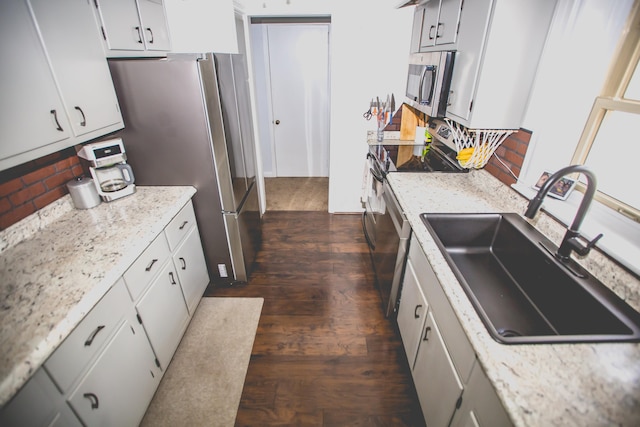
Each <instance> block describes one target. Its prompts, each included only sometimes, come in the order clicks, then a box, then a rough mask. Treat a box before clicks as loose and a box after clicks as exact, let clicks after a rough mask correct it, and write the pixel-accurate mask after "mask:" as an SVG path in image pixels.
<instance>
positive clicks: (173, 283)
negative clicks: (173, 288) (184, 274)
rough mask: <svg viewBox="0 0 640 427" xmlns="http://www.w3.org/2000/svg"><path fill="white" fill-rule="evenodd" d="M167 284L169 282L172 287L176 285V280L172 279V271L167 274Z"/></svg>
mask: <svg viewBox="0 0 640 427" xmlns="http://www.w3.org/2000/svg"><path fill="white" fill-rule="evenodd" d="M169 282H170V283H171V284H172V285H177V283H176V278H175V277H173V271H170V272H169Z"/></svg>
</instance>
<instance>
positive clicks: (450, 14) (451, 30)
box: [436, 0, 462, 45]
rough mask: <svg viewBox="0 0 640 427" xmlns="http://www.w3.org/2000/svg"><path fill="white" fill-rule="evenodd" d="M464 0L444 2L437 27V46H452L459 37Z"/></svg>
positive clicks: (443, 0) (441, 5) (447, 0)
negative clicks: (459, 24)
mask: <svg viewBox="0 0 640 427" xmlns="http://www.w3.org/2000/svg"><path fill="white" fill-rule="evenodd" d="M461 7H462V0H442V3H441V4H440V14H439V18H438V25H437V27H436V44H437V45H444V44H452V43H455V42H456V36H457V35H458V23H459V22H460V11H461Z"/></svg>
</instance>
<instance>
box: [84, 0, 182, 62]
mask: <svg viewBox="0 0 640 427" xmlns="http://www.w3.org/2000/svg"><path fill="white" fill-rule="evenodd" d="M94 5H95V6H96V8H97V12H98V17H99V20H100V24H101V27H102V28H101V30H102V33H103V37H104V38H105V41H106V46H107V56H130V53H131V52H133V53H135V55H140V52H144V51H151V52H156V53H154V54H153V55H157V52H166V51H169V50H170V49H171V41H170V38H169V28H168V26H167V19H166V14H165V10H164V4H163V2H162V0H137V1H136V0H96V1H95V2H94ZM127 51H129V52H130V53H129V54H127Z"/></svg>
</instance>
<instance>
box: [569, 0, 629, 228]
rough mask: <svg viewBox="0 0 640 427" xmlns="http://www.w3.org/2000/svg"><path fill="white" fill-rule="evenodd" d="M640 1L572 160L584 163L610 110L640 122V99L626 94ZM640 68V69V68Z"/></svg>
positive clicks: (601, 197) (623, 207)
mask: <svg viewBox="0 0 640 427" xmlns="http://www.w3.org/2000/svg"><path fill="white" fill-rule="evenodd" d="M639 9H640V1H638V0H636V1H635V2H634V5H633V8H632V9H631V13H630V14H629V18H628V19H627V24H626V26H625V29H624V30H623V33H622V34H623V35H622V37H621V40H620V42H619V43H618V48H617V49H616V52H615V53H614V55H613V58H612V61H611V66H610V68H609V72H608V74H607V77H606V78H605V82H604V85H603V88H602V91H601V93H600V95H599V96H598V97H596V99H595V101H594V103H593V107H592V108H591V113H590V114H589V117H588V118H587V122H586V124H585V128H584V131H583V132H582V136H581V137H580V141H579V142H578V146H577V148H576V151H575V153H574V155H573V158H572V159H571V164H584V163H585V161H586V160H587V157H588V156H589V150H590V149H591V147H592V145H593V143H594V141H595V140H596V137H597V136H598V131H599V130H600V126H601V125H602V122H603V121H604V120H605V117H606V115H607V112H609V111H621V112H625V113H631V114H637V115H638V116H639V117H638V118H639V122H638V123H639V124H640V100H635V99H627V98H625V97H624V96H625V92H626V90H627V87H628V86H629V82H630V81H631V78H632V77H633V75H634V73H635V72H636V69H637V66H638V60H639V59H640V11H639ZM638 72H640V71H638ZM576 187H577V188H578V190H580V191H582V192H584V185H583V184H582V183H579V184H578V185H577V186H576ZM595 199H596V200H597V201H599V202H600V203H602V204H604V205H606V206H608V207H610V208H611V209H614V210H616V211H617V212H619V213H620V214H622V215H625V216H627V217H628V218H631V219H632V220H634V221H636V222H640V210H639V209H637V208H634V207H632V206H630V205H628V204H626V203H624V201H620V200H617V199H615V198H613V197H611V196H609V195H607V194H606V193H603V192H601V191H597V192H596V196H595Z"/></svg>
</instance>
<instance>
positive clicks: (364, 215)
mask: <svg viewBox="0 0 640 427" xmlns="http://www.w3.org/2000/svg"><path fill="white" fill-rule="evenodd" d="M362 232H363V233H364V239H365V240H366V241H367V245H369V247H370V248H371V250H372V251H374V250H375V249H376V245H374V244H373V243H371V238H370V237H369V232H368V231H367V211H366V210H365V211H364V212H362Z"/></svg>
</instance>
